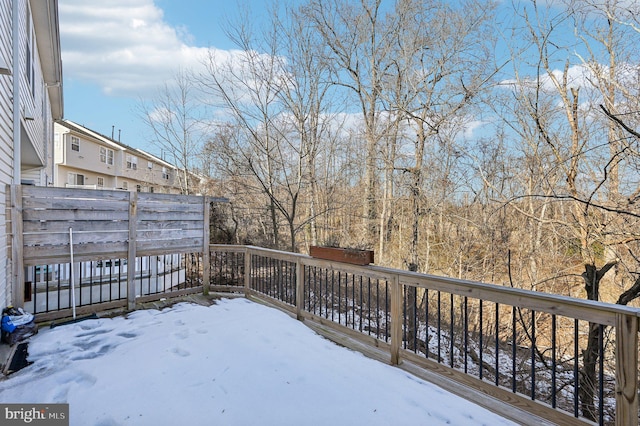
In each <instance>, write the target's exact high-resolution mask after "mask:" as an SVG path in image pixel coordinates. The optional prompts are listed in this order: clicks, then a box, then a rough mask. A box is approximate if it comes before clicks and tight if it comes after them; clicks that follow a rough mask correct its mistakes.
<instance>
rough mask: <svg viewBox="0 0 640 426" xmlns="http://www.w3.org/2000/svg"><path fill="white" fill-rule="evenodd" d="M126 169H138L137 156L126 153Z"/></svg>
mask: <svg viewBox="0 0 640 426" xmlns="http://www.w3.org/2000/svg"><path fill="white" fill-rule="evenodd" d="M127 169H132V170H137V169H138V157H136V156H135V155H130V154H127Z"/></svg>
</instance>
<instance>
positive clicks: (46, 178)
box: [0, 0, 62, 309]
mask: <svg viewBox="0 0 640 426" xmlns="http://www.w3.org/2000/svg"><path fill="white" fill-rule="evenodd" d="M45 3H46V4H45ZM34 5H35V6H34ZM14 6H15V8H16V9H15V10H16V15H15V16H14ZM31 7H36V8H37V9H35V10H36V11H37V12H38V20H37V21H38V22H35V21H34V19H33V17H32V9H31ZM56 8H57V1H56V0H39V1H28V0H13V1H2V2H0V58H1V59H2V60H3V62H4V63H5V64H7V65H8V68H9V70H10V75H0V309H2V308H4V307H5V306H7V305H9V304H11V303H13V302H12V301H13V300H14V296H15V295H14V294H12V287H13V284H15V283H13V281H14V278H13V277H14V276H16V274H15V271H12V266H11V265H12V264H11V247H10V246H11V225H10V222H9V220H10V217H9V202H8V198H9V197H8V195H7V185H10V184H15V183H20V182H16V180H25V181H30V182H32V183H34V184H36V185H47V184H48V183H49V182H50V181H52V174H53V161H52V160H53V159H52V156H53V150H52V149H51V146H52V143H53V116H52V110H53V109H52V103H51V102H52V100H51V98H50V96H49V93H50V92H49V90H51V89H48V88H47V86H46V85H45V81H46V80H47V79H48V80H47V81H49V82H54V83H55V82H57V81H58V80H59V73H60V69H61V68H60V67H61V62H60V57H59V48H58V46H59V38H58V32H57V28H58V22H57V13H51V14H49V11H51V10H55V9H56ZM14 18H15V19H14ZM16 26H17V29H16V32H15V33H14V27H16ZM39 37H40V38H39ZM39 42H42V43H39ZM14 43H17V46H16V49H15V52H14ZM39 44H40V45H41V46H45V47H47V48H46V50H47V51H45V52H40V51H39V49H38V46H39ZM49 46H54V48H52V49H53V51H52V52H49ZM14 53H15V54H16V55H17V58H16V59H17V63H14ZM41 57H42V58H43V61H45V64H46V65H47V66H46V67H44V66H43V65H44V64H43V63H42V62H41V60H40V58H41ZM43 70H46V71H43ZM45 73H46V75H47V78H45ZM14 83H15V84H16V85H17V86H18V90H19V92H18V93H14ZM59 83H60V84H61V82H59ZM56 87H58V89H59V92H56V95H55V96H57V95H58V93H61V86H56ZM16 102H19V105H18V108H17V111H15V113H16V114H17V115H18V119H19V123H15V124H16V126H15V128H14V105H15V103H16ZM55 107H56V111H57V113H58V114H59V115H60V114H62V98H61V97H60V98H59V99H58V98H57V99H56V104H55ZM16 131H17V132H19V135H18V136H19V137H20V142H21V143H20V144H17V143H16V142H14V132H16ZM16 145H19V146H21V147H22V148H21V150H20V155H19V159H20V166H21V167H20V177H19V179H18V178H16V177H15V175H16V171H15V170H14V163H15V162H16V161H17V160H18V158H16V157H17V155H16V153H15V152H14V148H15V146H16Z"/></svg>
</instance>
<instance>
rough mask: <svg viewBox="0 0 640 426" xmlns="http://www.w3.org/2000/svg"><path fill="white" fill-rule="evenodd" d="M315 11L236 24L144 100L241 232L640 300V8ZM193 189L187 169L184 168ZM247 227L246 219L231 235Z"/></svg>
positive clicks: (286, 245)
mask: <svg viewBox="0 0 640 426" xmlns="http://www.w3.org/2000/svg"><path fill="white" fill-rule="evenodd" d="M507 3H508V2H486V1H478V0H460V1H456V2H449V1H442V0H398V1H395V2H383V1H381V0H363V1H361V2H351V1H345V0H322V1H321V0H307V1H305V2H297V3H295V4H278V5H275V6H274V7H273V9H272V10H271V13H270V15H269V16H268V18H267V19H264V18H263V19H260V20H257V19H255V17H254V16H252V15H251V11H250V10H249V9H246V10H244V12H243V13H242V14H240V15H239V16H238V17H237V19H236V20H235V21H233V22H230V23H229V26H228V28H227V35H228V37H229V38H230V39H231V40H232V41H233V42H234V43H235V45H236V46H237V50H235V51H220V50H215V49H210V51H209V52H210V53H209V55H208V56H207V57H206V58H203V60H202V67H201V68H199V69H191V70H182V71H181V72H179V73H178V74H177V75H176V77H175V79H174V80H173V81H171V82H168V83H167V85H166V86H165V87H164V88H162V89H161V90H159V91H158V96H157V97H156V98H155V99H153V100H152V101H151V102H149V103H147V104H145V105H141V109H140V112H141V116H142V117H143V118H144V119H145V121H146V122H147V124H148V126H149V128H150V129H151V130H152V131H153V135H154V139H155V142H157V144H158V145H159V146H160V147H161V148H162V149H163V150H165V151H166V152H170V153H171V154H172V155H173V156H174V158H173V159H174V161H175V162H176V164H177V165H178V166H180V167H182V168H184V169H185V170H189V171H190V172H193V173H195V174H198V175H200V176H203V177H206V180H205V181H206V182H207V183H206V184H205V187H204V188H193V187H192V188H189V187H188V185H187V186H185V190H186V191H190V192H202V191H204V190H206V191H209V192H210V193H214V194H215V195H223V196H226V197H229V198H230V199H231V201H232V202H231V208H230V210H229V212H227V215H228V219H229V221H228V222H227V224H226V225H225V226H226V228H225V229H224V230H225V238H227V239H228V240H229V241H231V242H238V243H245V242H250V243H252V244H257V245H261V246H268V247H274V248H279V249H285V250H291V251H306V250H307V248H308V246H309V245H322V244H324V245H340V246H348V247H361V248H371V249H374V250H375V251H376V263H379V264H383V265H388V266H393V267H398V268H404V269H410V270H414V271H420V272H427V273H435V274H442V275H448V276H454V277H459V278H464V279H472V280H479V281H485V282H492V283H498V284H503V285H511V286H515V287H522V288H527V289H534V290H540V291H549V292H553V293H560V294H566V295H571V296H578V297H587V298H589V299H592V300H606V301H609V302H617V303H625V304H626V303H629V302H630V301H631V300H633V299H634V298H635V297H637V295H638V290H639V288H640V281H639V280H638V277H639V276H638V267H639V266H640V258H639V257H640V251H639V247H638V238H639V234H640V231H639V230H638V229H639V227H638V217H639V215H640V211H639V210H638V207H637V204H638V200H639V199H640V172H639V166H640V161H639V154H638V140H639V135H638V133H637V130H636V129H638V128H639V127H638V121H639V119H640V114H639V108H638V102H639V99H640V98H639V95H640V94H639V92H638V88H639V87H640V85H639V84H638V83H639V81H638V80H639V79H640V68H639V56H640V54H639V52H638V49H637V48H636V46H637V44H638V41H640V22H638V20H639V18H638V16H640V15H638V13H637V12H639V11H640V10H638V9H640V6H639V5H636V4H635V3H633V2H628V1H622V0H618V1H616V0H607V1H600V0H593V1H591V0H580V1H575V0H562V1H559V2H553V4H552V5H550V4H549V2H536V1H531V2H518V3H514V4H507ZM184 180H185V182H187V180H188V177H187V176H186V175H185V176H184ZM229 224H231V225H229Z"/></svg>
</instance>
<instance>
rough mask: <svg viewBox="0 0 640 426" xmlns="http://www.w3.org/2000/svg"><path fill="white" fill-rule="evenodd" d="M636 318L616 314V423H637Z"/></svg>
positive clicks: (620, 424) (619, 425)
mask: <svg viewBox="0 0 640 426" xmlns="http://www.w3.org/2000/svg"><path fill="white" fill-rule="evenodd" d="M637 367H638V318H637V317H635V316H631V315H624V314H617V315H616V425H618V426H622V425H637V424H638V369H637Z"/></svg>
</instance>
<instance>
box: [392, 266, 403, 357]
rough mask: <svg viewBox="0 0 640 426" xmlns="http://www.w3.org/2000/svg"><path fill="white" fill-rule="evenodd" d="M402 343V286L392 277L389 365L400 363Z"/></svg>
mask: <svg viewBox="0 0 640 426" xmlns="http://www.w3.org/2000/svg"><path fill="white" fill-rule="evenodd" d="M401 342H402V286H401V285H400V277H399V276H398V275H394V276H393V278H392V280H391V364H392V365H398V364H399V363H400V346H401Z"/></svg>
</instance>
